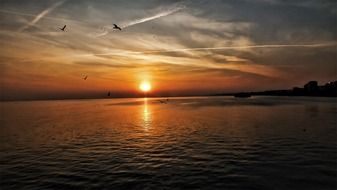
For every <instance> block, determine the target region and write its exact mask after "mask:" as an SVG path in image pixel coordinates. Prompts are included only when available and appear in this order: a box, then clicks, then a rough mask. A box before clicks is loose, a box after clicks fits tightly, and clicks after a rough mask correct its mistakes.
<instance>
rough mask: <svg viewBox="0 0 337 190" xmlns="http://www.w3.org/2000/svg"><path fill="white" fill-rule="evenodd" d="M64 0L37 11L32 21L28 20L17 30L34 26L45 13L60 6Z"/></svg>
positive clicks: (20, 30)
mask: <svg viewBox="0 0 337 190" xmlns="http://www.w3.org/2000/svg"><path fill="white" fill-rule="evenodd" d="M64 2H65V1H59V2H56V3H54V4H53V5H52V6H50V7H48V8H47V9H45V10H43V11H42V12H41V13H39V14H38V15H36V17H35V18H34V19H33V20H32V21H30V22H29V23H28V24H26V25H25V26H23V27H21V28H19V30H18V32H22V31H24V30H25V29H27V28H29V27H30V26H34V25H35V24H36V23H37V22H38V21H39V20H41V19H42V18H43V17H44V16H46V15H47V14H49V13H50V12H52V11H53V10H54V9H56V8H57V7H59V6H61V5H62V4H63V3H64Z"/></svg>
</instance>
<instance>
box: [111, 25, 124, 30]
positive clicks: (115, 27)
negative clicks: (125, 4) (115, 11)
mask: <svg viewBox="0 0 337 190" xmlns="http://www.w3.org/2000/svg"><path fill="white" fill-rule="evenodd" d="M113 29H117V30H122V29H121V28H120V27H119V26H117V24H114V27H113Z"/></svg>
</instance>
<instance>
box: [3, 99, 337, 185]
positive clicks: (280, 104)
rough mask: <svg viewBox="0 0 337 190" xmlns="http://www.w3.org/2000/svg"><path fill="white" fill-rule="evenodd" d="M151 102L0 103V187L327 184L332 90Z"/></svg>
mask: <svg viewBox="0 0 337 190" xmlns="http://www.w3.org/2000/svg"><path fill="white" fill-rule="evenodd" d="M158 100H159V99H156V98H153V99H152V98H147V99H144V98H141V99H105V100H62V101H26V102H1V103H0V106H1V107H0V110H1V118H0V119H1V120H0V124H1V127H0V189H1V190H5V189H258V190H263V189H282V190H284V189H287V190H289V189H306V190H310V189H313V190H318V189H319V190H322V189H332V190H334V189H336V179H337V178H336V173H337V171H336V170H337V162H336V160H337V159H336V156H337V154H336V153H337V152H336V144H337V141H336V125H337V124H336V116H337V99H336V98H313V97H252V98H248V99H240V98H232V97H189V98H169V100H168V101H167V103H161V102H160V101H158ZM160 100H166V98H162V99H160Z"/></svg>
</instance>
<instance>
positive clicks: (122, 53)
mask: <svg viewBox="0 0 337 190" xmlns="http://www.w3.org/2000/svg"><path fill="white" fill-rule="evenodd" d="M331 46H337V42H327V43H316V44H262V45H246V46H222V47H203V48H180V49H167V50H153V51H152V50H150V51H125V52H123V51H122V52H112V53H100V54H83V55H82V56H102V55H125V54H150V53H170V52H184V51H204V50H226V49H258V48H321V47H331Z"/></svg>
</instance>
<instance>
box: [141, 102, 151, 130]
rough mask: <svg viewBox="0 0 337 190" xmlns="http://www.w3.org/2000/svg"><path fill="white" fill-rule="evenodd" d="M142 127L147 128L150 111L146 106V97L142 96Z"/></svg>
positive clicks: (149, 123)
mask: <svg viewBox="0 0 337 190" xmlns="http://www.w3.org/2000/svg"><path fill="white" fill-rule="evenodd" d="M142 116H143V117H142V120H143V127H144V129H145V130H148V129H149V127H150V125H151V112H150V110H149V108H148V103H147V98H144V105H143V114H142Z"/></svg>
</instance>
